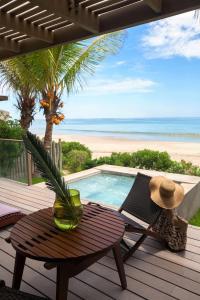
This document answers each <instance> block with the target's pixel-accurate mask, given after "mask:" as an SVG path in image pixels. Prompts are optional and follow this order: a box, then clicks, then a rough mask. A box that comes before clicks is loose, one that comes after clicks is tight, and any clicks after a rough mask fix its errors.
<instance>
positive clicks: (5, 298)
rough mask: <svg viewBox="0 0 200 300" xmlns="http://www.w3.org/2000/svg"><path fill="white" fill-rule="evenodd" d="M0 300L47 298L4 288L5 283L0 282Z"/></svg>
mask: <svg viewBox="0 0 200 300" xmlns="http://www.w3.org/2000/svg"><path fill="white" fill-rule="evenodd" d="M0 299H1V300H44V299H47V298H42V297H38V296H35V295H31V294H28V293H24V292H20V291H17V290H14V289H11V288H9V287H6V286H5V282H4V281H3V280H0Z"/></svg>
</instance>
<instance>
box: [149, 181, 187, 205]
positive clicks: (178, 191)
mask: <svg viewBox="0 0 200 300" xmlns="http://www.w3.org/2000/svg"><path fill="white" fill-rule="evenodd" d="M152 179H153V178H152ZM163 179H164V177H161V176H159V177H158V178H156V179H155V180H154V188H153V189H151V188H150V193H151V199H152V201H153V202H154V203H156V204H157V205H158V206H160V207H162V208H165V209H173V208H176V207H178V206H179V205H180V204H181V203H182V201H183V199H184V189H183V187H182V186H181V185H180V184H177V183H175V191H174V194H173V196H172V197H169V198H166V197H164V196H162V195H161V194H160V191H159V189H160V184H161V182H162V180H163Z"/></svg>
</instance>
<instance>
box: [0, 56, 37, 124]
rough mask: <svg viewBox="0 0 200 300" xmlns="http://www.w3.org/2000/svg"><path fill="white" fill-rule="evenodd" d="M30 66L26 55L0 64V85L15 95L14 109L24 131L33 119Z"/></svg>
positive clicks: (33, 104) (29, 59) (34, 102)
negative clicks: (18, 113) (17, 112)
mask: <svg viewBox="0 0 200 300" xmlns="http://www.w3.org/2000/svg"><path fill="white" fill-rule="evenodd" d="M32 58H33V57H32ZM31 65H32V59H31V57H30V56H28V55H26V56H21V57H17V58H14V59H10V60H7V61H4V62H1V63H0V85H2V86H5V85H6V86H7V87H8V88H11V89H12V90H13V91H14V93H15V94H16V96H17V103H16V107H17V109H18V110H19V111H20V124H21V126H22V128H24V129H25V130H28V128H29V127H30V125H31V123H32V121H33V119H34V115H35V105H36V95H37V92H36V90H35V88H34V86H33V85H32V83H33V80H32V79H31V72H30V67H31Z"/></svg>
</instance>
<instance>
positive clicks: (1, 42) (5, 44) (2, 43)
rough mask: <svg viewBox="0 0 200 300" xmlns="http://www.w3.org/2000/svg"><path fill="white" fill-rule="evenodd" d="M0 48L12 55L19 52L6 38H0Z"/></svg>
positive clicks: (15, 43)
mask: <svg viewBox="0 0 200 300" xmlns="http://www.w3.org/2000/svg"><path fill="white" fill-rule="evenodd" d="M0 48H2V49H4V50H9V51H11V52H13V54H14V55H16V54H17V53H19V52H20V46H19V44H18V43H17V42H14V41H12V40H10V39H8V38H3V37H0Z"/></svg>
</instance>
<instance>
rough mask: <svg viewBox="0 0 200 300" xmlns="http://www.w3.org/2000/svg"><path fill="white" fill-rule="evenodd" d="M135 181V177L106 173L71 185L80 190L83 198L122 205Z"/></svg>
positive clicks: (70, 185)
mask: <svg viewBox="0 0 200 300" xmlns="http://www.w3.org/2000/svg"><path fill="white" fill-rule="evenodd" d="M133 182H134V177H131V176H119V175H113V174H107V173H106V174H98V175H93V176H90V177H87V178H84V179H81V180H78V181H76V182H73V183H70V184H69V187H70V188H74V189H77V190H79V191H80V195H81V198H83V199H87V200H90V201H93V202H100V203H104V204H108V205H115V206H120V205H121V204H122V202H123V201H124V200H125V198H126V196H127V194H128V192H129V191H130V189H131V187H132V185H133Z"/></svg>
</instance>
